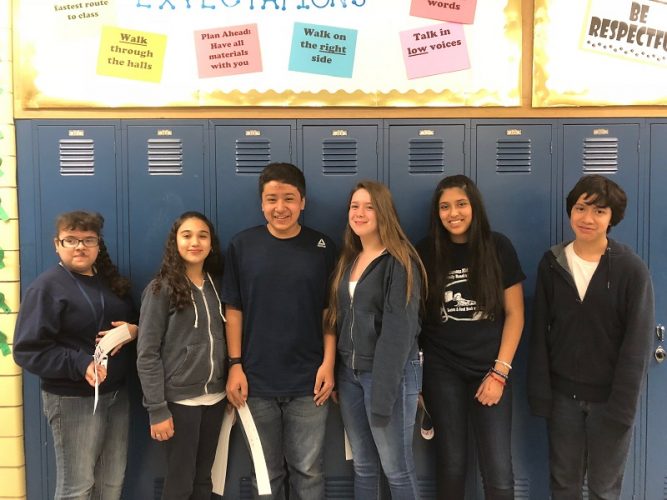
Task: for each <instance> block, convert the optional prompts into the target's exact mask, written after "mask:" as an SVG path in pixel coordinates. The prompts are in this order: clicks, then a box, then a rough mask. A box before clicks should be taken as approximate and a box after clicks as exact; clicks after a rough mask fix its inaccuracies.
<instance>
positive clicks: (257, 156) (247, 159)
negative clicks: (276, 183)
mask: <svg viewBox="0 0 667 500" xmlns="http://www.w3.org/2000/svg"><path fill="white" fill-rule="evenodd" d="M270 161H271V141H269V140H268V139H264V138H262V137H257V138H252V137H244V138H243V139H237V140H236V173H237V174H260V173H262V170H263V169H264V167H266V166H267V165H268V164H269V162H270Z"/></svg>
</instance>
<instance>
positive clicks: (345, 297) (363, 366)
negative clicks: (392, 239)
mask: <svg viewBox="0 0 667 500" xmlns="http://www.w3.org/2000/svg"><path fill="white" fill-rule="evenodd" d="M350 271H351V266H350V267H348V268H347V269H346V270H345V274H344V275H343V278H342V279H341V282H340V286H339V287H338V291H337V294H338V297H337V298H338V312H337V316H336V325H337V333H338V356H339V359H340V361H341V362H342V363H343V364H344V365H345V366H347V367H349V368H352V369H355V370H361V371H370V372H372V378H373V384H372V389H371V412H372V413H374V414H376V415H380V416H383V417H388V416H390V415H391V411H392V408H393V406H394V403H395V402H396V398H397V396H398V389H399V384H400V382H401V379H402V377H403V370H404V368H405V364H406V363H407V361H408V359H413V358H414V359H417V352H418V346H417V336H418V335H419V331H420V324H419V303H420V301H419V290H420V288H421V286H420V285H421V278H420V274H419V270H418V268H417V265H416V264H415V263H413V264H412V275H413V277H414V278H413V286H412V293H411V297H410V301H409V302H408V303H407V304H406V292H407V273H406V270H405V268H404V267H403V266H402V265H401V264H400V262H398V261H397V260H396V259H395V258H394V257H393V256H392V255H390V254H389V253H387V252H385V253H383V254H382V255H380V256H379V257H377V258H376V259H375V260H374V261H373V262H371V263H370V264H369V265H368V267H367V268H366V269H365V270H364V273H363V274H362V275H361V277H360V278H359V281H358V283H357V286H356V288H355V290H354V300H352V298H351V297H350V289H349V282H350Z"/></svg>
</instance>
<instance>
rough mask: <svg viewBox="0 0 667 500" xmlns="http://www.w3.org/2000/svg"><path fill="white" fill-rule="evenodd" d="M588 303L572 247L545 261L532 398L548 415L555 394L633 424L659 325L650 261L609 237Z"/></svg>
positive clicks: (536, 409)
mask: <svg viewBox="0 0 667 500" xmlns="http://www.w3.org/2000/svg"><path fill="white" fill-rule="evenodd" d="M607 247H608V248H607V250H606V252H605V254H604V255H603V256H602V258H601V259H600V263H599V264H598V267H597V269H596V270H595V273H594V274H593V276H592V278H591V281H590V283H589V285H588V289H587V290H586V295H584V298H583V300H581V299H580V298H579V293H578V292H577V287H576V285H575V283H574V278H573V277H572V274H571V272H570V270H569V267H568V265H567V258H566V257H565V252H564V248H565V244H560V245H556V246H554V247H553V248H552V249H551V250H549V251H548V252H546V253H545V254H544V257H543V258H542V260H541V261H540V265H539V268H538V275H537V285H536V287H535V305H534V310H533V330H532V334H531V339H530V355H529V363H528V399H529V402H530V406H531V409H532V411H533V413H534V414H536V415H540V416H544V417H549V416H550V415H551V402H552V394H553V392H554V391H555V392H558V393H560V394H564V395H566V396H568V397H572V398H576V399H581V400H584V401H591V402H598V403H605V402H606V404H607V407H606V412H605V414H606V417H607V418H608V419H611V420H613V421H615V422H618V423H620V424H622V425H625V426H630V425H632V423H633V421H634V418H635V413H636V411H637V403H638V400H639V395H640V392H641V387H642V383H643V381H644V379H645V377H646V371H647V369H648V362H649V359H650V349H651V346H652V339H653V333H652V332H653V327H654V325H655V316H654V313H655V311H654V307H655V306H654V301H653V287H652V284H651V278H650V275H649V272H648V269H647V267H646V265H645V264H644V263H643V262H642V261H641V259H640V258H639V257H638V256H637V255H635V253H634V252H633V251H632V250H631V249H630V248H629V247H627V246H625V245H622V244H620V243H617V242H615V241H614V240H611V239H609V244H608V245H607Z"/></svg>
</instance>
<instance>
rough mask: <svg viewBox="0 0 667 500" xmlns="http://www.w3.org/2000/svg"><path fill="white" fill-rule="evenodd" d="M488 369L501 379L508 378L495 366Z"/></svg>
mask: <svg viewBox="0 0 667 500" xmlns="http://www.w3.org/2000/svg"><path fill="white" fill-rule="evenodd" d="M489 371H490V372H491V373H495V374H496V375H498V376H499V377H501V378H502V379H503V380H507V379H509V376H508V375H506V374H504V373H503V372H501V371H500V370H496V369H495V368H491V369H490V370H489Z"/></svg>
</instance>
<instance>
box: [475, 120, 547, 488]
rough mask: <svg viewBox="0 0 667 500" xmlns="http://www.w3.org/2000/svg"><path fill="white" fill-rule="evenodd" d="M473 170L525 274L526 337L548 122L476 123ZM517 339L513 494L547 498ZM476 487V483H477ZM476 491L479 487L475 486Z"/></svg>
mask: <svg viewBox="0 0 667 500" xmlns="http://www.w3.org/2000/svg"><path fill="white" fill-rule="evenodd" d="M473 131H474V133H475V134H476V144H475V174H476V182H477V185H478V187H479V189H480V191H481V192H482V196H483V197H484V204H485V207H486V210H487V212H488V216H489V219H490V223H491V228H492V229H493V230H494V231H499V232H501V233H503V234H505V235H506V236H507V237H508V238H509V239H510V240H511V241H512V243H513V245H514V247H515V249H516V251H517V253H518V255H519V261H520V262H521V267H522V269H523V271H524V273H525V274H526V277H527V278H526V281H525V282H524V283H523V286H524V297H525V307H526V313H527V314H526V326H525V327H524V336H525V337H527V335H528V333H529V325H530V311H531V310H532V302H533V300H532V299H533V296H534V293H535V278H536V272H537V264H538V262H539V260H540V258H541V256H542V254H543V253H544V252H545V251H546V250H547V249H548V248H549V245H550V243H551V227H552V220H553V214H552V210H551V198H552V191H553V190H552V186H553V184H552V176H553V171H554V169H553V157H552V154H551V151H552V149H551V144H552V141H553V129H552V126H551V125H550V124H534V123H531V124H526V123H510V124H502V125H501V124H499V125H493V124H478V125H477V126H476V127H474V128H473ZM525 337H524V339H523V340H522V342H521V344H520V345H519V350H518V351H517V354H516V356H515V358H514V362H513V366H514V368H513V370H512V383H513V389H512V390H513V396H514V401H513V406H514V407H513V426H512V427H513V431H512V432H513V433H512V441H513V443H514V445H513V448H512V452H513V465H514V480H515V497H516V498H517V499H518V498H547V497H548V477H549V476H548V469H547V467H548V465H547V457H548V453H547V442H546V429H545V425H544V421H543V420H542V419H537V418H533V417H532V416H531V415H530V410H529V408H528V402H527V400H526V397H525V394H526V356H527V347H528V342H527V341H526V338H525ZM480 488H481V485H480ZM479 494H480V495H482V491H481V490H480V491H479Z"/></svg>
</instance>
